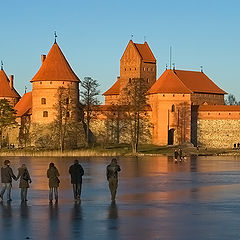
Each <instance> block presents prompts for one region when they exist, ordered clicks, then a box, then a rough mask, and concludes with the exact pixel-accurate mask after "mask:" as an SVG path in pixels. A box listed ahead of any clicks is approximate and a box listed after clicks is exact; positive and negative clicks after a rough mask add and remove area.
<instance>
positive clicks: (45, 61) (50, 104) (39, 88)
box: [31, 41, 80, 124]
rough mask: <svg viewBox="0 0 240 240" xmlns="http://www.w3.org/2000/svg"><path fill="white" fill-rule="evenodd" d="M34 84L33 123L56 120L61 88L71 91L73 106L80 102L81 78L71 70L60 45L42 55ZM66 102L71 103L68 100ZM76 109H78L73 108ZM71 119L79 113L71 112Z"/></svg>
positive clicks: (33, 80)
mask: <svg viewBox="0 0 240 240" xmlns="http://www.w3.org/2000/svg"><path fill="white" fill-rule="evenodd" d="M31 82H32V119H31V120H32V123H39V124H42V123H50V122H52V121H54V120H55V118H56V113H57V112H56V111H57V110H56V104H57V102H58V90H59V87H63V88H65V89H69V94H70V96H69V97H71V104H72V105H73V106H75V107H76V106H77V104H78V102H79V82H80V80H79V78H78V77H77V76H76V74H75V73H74V72H73V70H72V69H71V67H70V65H69V63H68V62H67V60H66V58H65V57H64V55H63V53H62V51H61V49H60V48H59V46H58V44H57V43H56V41H55V43H54V44H53V46H52V48H51V50H50V51H49V53H48V55H47V56H45V55H42V65H41V67H40V69H39V71H38V72H37V73H36V75H35V76H34V77H33V79H32V80H31ZM66 101H69V99H68V98H66ZM72 109H75V111H76V108H72ZM68 115H69V117H72V116H77V112H69V113H68Z"/></svg>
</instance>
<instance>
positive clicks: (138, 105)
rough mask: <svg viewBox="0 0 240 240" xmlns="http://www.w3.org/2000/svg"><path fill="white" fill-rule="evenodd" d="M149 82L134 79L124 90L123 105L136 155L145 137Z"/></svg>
mask: <svg viewBox="0 0 240 240" xmlns="http://www.w3.org/2000/svg"><path fill="white" fill-rule="evenodd" d="M147 89H148V88H147V82H146V81H145V80H144V79H142V78H133V79H131V81H130V82H129V83H128V84H127V86H126V87H125V88H124V89H123V102H122V105H123V106H124V107H125V111H126V115H127V118H126V121H127V123H128V126H129V128H130V134H131V145H132V151H133V153H134V154H136V153H137V151H138V145H139V139H140V137H141V135H144V122H146V115H145V113H146V108H147V102H146V92H147Z"/></svg>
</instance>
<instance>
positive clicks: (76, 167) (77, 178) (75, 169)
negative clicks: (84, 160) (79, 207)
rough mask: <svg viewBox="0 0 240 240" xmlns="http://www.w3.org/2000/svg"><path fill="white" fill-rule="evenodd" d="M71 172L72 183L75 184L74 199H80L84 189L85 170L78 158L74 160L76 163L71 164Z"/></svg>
mask: <svg viewBox="0 0 240 240" xmlns="http://www.w3.org/2000/svg"><path fill="white" fill-rule="evenodd" d="M69 173H70V175H71V183H72V185H73V195H74V200H75V201H79V200H80V199H81V191H82V176H83V175H84V170H83V167H82V166H81V164H80V163H79V162H78V160H77V159H76V160H74V164H73V165H71V166H70V168H69Z"/></svg>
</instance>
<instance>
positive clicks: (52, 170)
mask: <svg viewBox="0 0 240 240" xmlns="http://www.w3.org/2000/svg"><path fill="white" fill-rule="evenodd" d="M59 176H60V175H59V172H58V169H57V168H56V167H55V165H54V163H53V162H51V163H50V164H49V168H48V170H47V177H48V178H49V203H52V201H53V192H54V196H55V201H56V203H57V202H58V187H59V183H60V180H59V178H58V177H59Z"/></svg>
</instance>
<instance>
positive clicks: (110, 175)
mask: <svg viewBox="0 0 240 240" xmlns="http://www.w3.org/2000/svg"><path fill="white" fill-rule="evenodd" d="M120 171H121V168H120V166H119V165H118V164H117V159H116V158H113V159H112V161H111V163H110V164H109V165H108V166H107V171H106V175H107V180H108V183H109V189H110V192H111V199H112V201H115V198H116V193H117V187H118V172H120Z"/></svg>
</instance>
